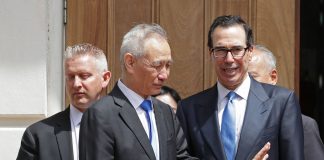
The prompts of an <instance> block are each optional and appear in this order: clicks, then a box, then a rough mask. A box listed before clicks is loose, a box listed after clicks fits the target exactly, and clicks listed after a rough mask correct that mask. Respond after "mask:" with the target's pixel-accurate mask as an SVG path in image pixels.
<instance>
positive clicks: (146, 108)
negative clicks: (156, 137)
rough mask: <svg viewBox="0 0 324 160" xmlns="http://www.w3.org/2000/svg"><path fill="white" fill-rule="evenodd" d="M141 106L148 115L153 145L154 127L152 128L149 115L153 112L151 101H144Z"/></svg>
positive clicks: (150, 137)
mask: <svg viewBox="0 0 324 160" xmlns="http://www.w3.org/2000/svg"><path fill="white" fill-rule="evenodd" d="M140 106H141V108H142V109H143V110H144V111H145V113H146V120H147V123H148V127H149V139H150V142H151V143H152V126H151V118H150V114H149V112H150V111H151V110H152V105H151V101H150V100H144V101H143V102H142V103H141V105H140Z"/></svg>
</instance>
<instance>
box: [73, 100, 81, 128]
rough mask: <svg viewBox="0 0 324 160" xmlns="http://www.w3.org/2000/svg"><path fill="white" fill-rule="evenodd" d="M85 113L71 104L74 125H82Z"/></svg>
mask: <svg viewBox="0 0 324 160" xmlns="http://www.w3.org/2000/svg"><path fill="white" fill-rule="evenodd" d="M82 115H83V113H82V112H80V111H79V110H78V109H77V108H75V107H74V106H73V105H72V104H70V119H71V120H72V122H73V124H74V125H80V122H81V118H82Z"/></svg>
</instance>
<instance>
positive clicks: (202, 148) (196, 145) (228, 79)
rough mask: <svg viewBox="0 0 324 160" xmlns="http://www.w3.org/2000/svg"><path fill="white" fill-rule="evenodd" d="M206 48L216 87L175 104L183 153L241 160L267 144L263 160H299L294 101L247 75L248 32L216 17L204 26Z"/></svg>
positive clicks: (234, 20) (236, 21)
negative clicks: (266, 156)
mask: <svg viewBox="0 0 324 160" xmlns="http://www.w3.org/2000/svg"><path fill="white" fill-rule="evenodd" d="M208 47H209V49H210V56H211V59H212V62H213V66H214V68H215V72H216V75H217V79H218V81H217V83H216V84H215V85H214V86H213V87H212V88H209V89H207V90H205V91H202V92H200V93H197V94H195V95H193V96H190V97H189V98H186V99H184V100H182V101H180V102H179V105H178V110H177V116H178V118H179V121H180V124H181V126H182V128H183V131H184V134H185V135H186V138H187V142H188V148H189V149H188V150H189V153H190V154H191V155H192V156H197V157H198V158H200V159H206V160H214V159H216V160H224V159H228V160H233V159H236V160H246V159H251V158H252V156H253V155H255V154H256V153H257V151H258V150H260V149H261V147H262V146H263V145H264V144H265V143H267V142H270V144H271V149H270V150H269V152H268V154H269V159H284V160H292V159H294V160H303V159H304V154H303V130H302V129H303V128H302V121H301V114H300V108H299V104H298V101H297V97H296V96H295V94H294V93H293V92H292V91H290V90H288V89H285V88H281V87H278V86H273V85H269V84H262V83H259V82H257V81H255V80H254V79H253V78H252V77H250V76H249V75H248V72H247V71H248V64H249V61H250V60H251V56H252V51H253V36H252V29H251V28H250V27H249V26H248V25H247V24H246V23H245V21H244V20H242V18H241V17H239V16H220V17H218V18H216V19H215V20H214V22H213V23H212V25H211V26H210V30H209V33H208Z"/></svg>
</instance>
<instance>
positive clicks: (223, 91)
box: [217, 75, 251, 100]
mask: <svg viewBox="0 0 324 160" xmlns="http://www.w3.org/2000/svg"><path fill="white" fill-rule="evenodd" d="M250 86H251V78H250V76H249V75H247V76H246V78H245V79H244V80H243V82H242V84H241V85H239V86H238V87H237V88H236V89H235V90H234V92H235V93H236V94H237V95H239V96H240V97H241V98H242V99H245V100H247V98H248V95H249V91H250ZM217 90H218V98H219V100H223V99H224V98H225V97H226V95H227V94H228V93H229V92H230V91H231V90H228V89H227V88H225V87H224V86H223V85H222V84H221V83H218V84H217Z"/></svg>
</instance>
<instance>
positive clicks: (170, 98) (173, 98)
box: [155, 86, 181, 113]
mask: <svg viewBox="0 0 324 160" xmlns="http://www.w3.org/2000/svg"><path fill="white" fill-rule="evenodd" d="M155 98H156V99H158V100H160V101H162V102H164V103H166V104H168V105H170V106H171V108H172V110H173V111H174V113H176V111H177V105H178V102H179V101H180V100H181V97H180V95H179V94H178V92H177V91H176V90H175V89H173V88H171V87H168V86H162V88H161V92H160V93H159V94H157V95H155Z"/></svg>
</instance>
